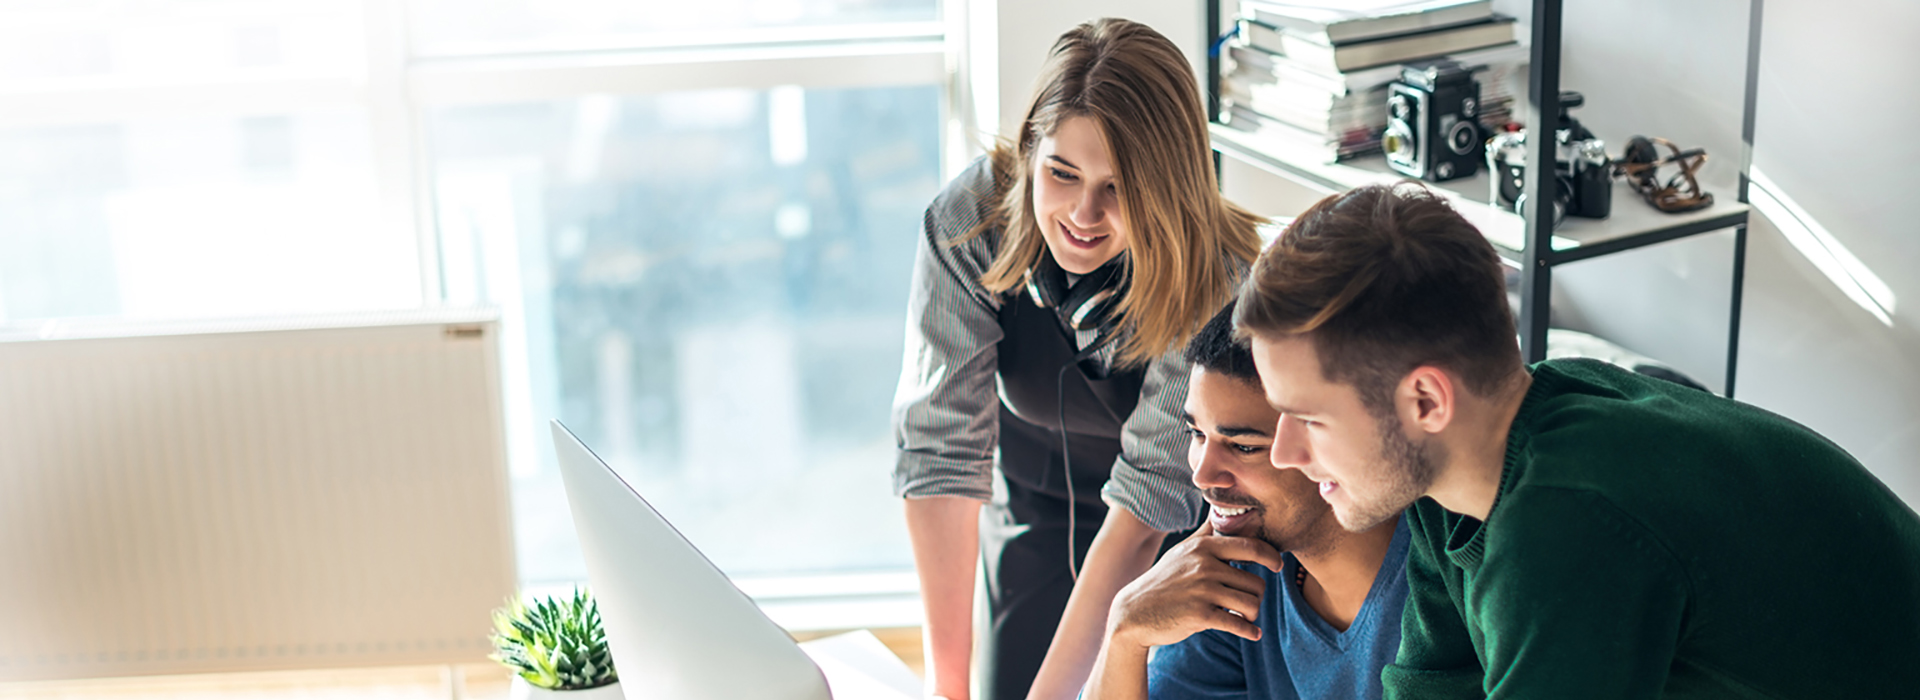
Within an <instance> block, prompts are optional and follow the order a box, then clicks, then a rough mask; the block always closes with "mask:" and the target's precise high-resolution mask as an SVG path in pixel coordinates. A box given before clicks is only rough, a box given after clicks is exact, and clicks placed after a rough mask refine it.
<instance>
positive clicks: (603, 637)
mask: <svg viewBox="0 0 1920 700" xmlns="http://www.w3.org/2000/svg"><path fill="white" fill-rule="evenodd" d="M491 636H492V639H493V654H491V655H490V658H492V659H493V660H495V661H498V662H500V664H501V665H502V666H506V667H507V669H508V670H511V671H512V672H513V674H514V683H513V690H512V693H511V695H512V697H513V698H514V700H529V699H536V698H551V699H553V700H623V696H622V694H621V691H620V683H619V681H620V676H619V674H617V673H615V672H614V669H613V654H612V652H609V651H608V650H607V632H606V629H605V628H603V627H601V626H600V609H599V606H597V605H596V604H594V602H593V596H592V595H591V594H589V593H588V592H587V591H585V590H583V589H579V588H576V589H574V591H573V597H572V598H567V597H564V596H556V597H549V598H547V599H546V600H537V599H536V600H532V601H525V600H522V599H521V597H520V596H515V597H513V598H510V599H508V600H507V605H506V607H504V608H500V609H498V610H495V611H493V634H492V635H491Z"/></svg>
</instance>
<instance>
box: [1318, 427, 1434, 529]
mask: <svg viewBox="0 0 1920 700" xmlns="http://www.w3.org/2000/svg"><path fill="white" fill-rule="evenodd" d="M1377 423H1378V425H1379V426H1380V462H1381V466H1382V467H1383V469H1382V474H1383V475H1384V476H1385V483H1384V484H1383V485H1382V488H1381V492H1380V495H1379V496H1378V497H1377V498H1373V499H1369V500H1366V501H1360V500H1355V501H1354V502H1353V506H1352V507H1351V508H1350V509H1349V511H1348V512H1347V513H1346V514H1345V515H1344V516H1343V517H1341V518H1340V526H1341V527H1344V528H1346V529H1347V531H1348V532H1366V531H1368V530H1372V529H1373V528H1375V527H1378V526H1379V525H1380V524H1381V523H1384V522H1386V521H1388V520H1391V519H1393V518H1396V517H1399V515H1400V511H1402V510H1406V508H1407V506H1411V505H1413V502H1414V501H1417V500H1419V499H1420V497H1421V496H1422V495H1425V494H1426V492H1427V489H1428V488H1431V487H1432V486H1433V479H1434V476H1435V474H1436V473H1437V472H1438V471H1439V464H1440V461H1441V459H1442V458H1444V452H1442V450H1441V447H1440V445H1438V444H1435V443H1434V442H1433V441H1432V440H1422V441H1420V442H1414V441H1412V440H1409V439H1407V435H1406V432H1405V431H1404V430H1403V426H1402V425H1401V424H1400V419H1399V417H1397V416H1388V417H1385V418H1382V419H1380V420H1378V421H1377Z"/></svg>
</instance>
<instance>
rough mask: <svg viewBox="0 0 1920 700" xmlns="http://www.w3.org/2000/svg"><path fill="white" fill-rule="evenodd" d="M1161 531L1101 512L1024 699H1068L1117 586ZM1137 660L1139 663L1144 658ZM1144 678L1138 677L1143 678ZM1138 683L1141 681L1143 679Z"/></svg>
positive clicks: (1138, 569) (1148, 553)
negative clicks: (1102, 515)
mask: <svg viewBox="0 0 1920 700" xmlns="http://www.w3.org/2000/svg"><path fill="white" fill-rule="evenodd" d="M1166 534H1167V533H1164V532H1161V531H1159V530H1155V529H1153V528H1151V527H1148V526H1147V524H1146V523H1143V522H1140V519H1139V518H1136V517H1134V516H1133V514H1132V513H1129V512H1127V511H1126V509H1124V508H1111V509H1108V510H1107V519H1106V522H1104V523H1101V524H1100V534H1098V535H1095V536H1094V538H1093V547H1092V548H1090V549H1088V550H1087V561H1086V565H1085V566H1083V567H1081V569H1080V580H1079V581H1077V582H1075V583H1074V586H1073V595H1072V597H1069V598H1068V599H1067V609H1066V611H1065V612H1064V613H1062V614H1061V616H1060V627H1059V628H1058V629H1057V630H1056V631H1055V632H1054V633H1053V645H1052V646H1049V647H1047V658H1046V660H1045V661H1043V662H1041V664H1040V673H1039V675H1037V676H1035V677H1034V679H1033V688H1032V690H1030V691H1028V693H1027V698H1028V700H1054V699H1059V700H1072V698H1075V697H1078V696H1079V695H1080V686H1081V684H1082V683H1083V682H1085V681H1086V679H1087V674H1088V673H1089V672H1090V671H1091V670H1092V669H1093V665H1094V659H1095V657H1097V656H1098V655H1099V654H1100V642H1101V639H1102V638H1103V637H1104V635H1105V632H1106V629H1107V609H1108V608H1109V607H1110V606H1112V604H1113V597H1114V595H1115V594H1117V593H1119V592H1120V589H1121V588H1123V587H1125V586H1126V585H1127V584H1128V583H1131V582H1132V581H1133V580H1134V579H1136V578H1139V576H1140V574H1141V573H1142V572H1145V571H1146V570H1147V567H1150V566H1152V565H1153V555H1154V553H1155V552H1158V551H1159V549H1160V541H1161V540H1162V539H1163V538H1165V537H1166ZM1140 662H1141V663H1142V664H1143V665H1144V664H1145V658H1144V657H1142V658H1141V659H1140ZM1143 678H1144V676H1143ZM1143 682H1144V681H1143Z"/></svg>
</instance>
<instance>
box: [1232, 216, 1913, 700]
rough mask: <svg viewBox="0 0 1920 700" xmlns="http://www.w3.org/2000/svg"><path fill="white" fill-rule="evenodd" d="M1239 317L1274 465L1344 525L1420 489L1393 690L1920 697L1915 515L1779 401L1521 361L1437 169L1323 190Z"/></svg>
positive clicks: (1378, 518) (1484, 251)
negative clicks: (1275, 417)
mask: <svg viewBox="0 0 1920 700" xmlns="http://www.w3.org/2000/svg"><path fill="white" fill-rule="evenodd" d="M1235 320H1236V322H1237V325H1238V327H1239V328H1240V329H1241V332H1242V333H1244V334H1246V335H1248V336H1250V338H1251V339H1252V343H1253V354H1254V360H1255V363H1256V366H1257V367H1258V369H1259V373H1260V378H1261V381H1262V383H1263V385H1264V387H1265V392H1266V395H1267V400H1268V402H1269V403H1271V404H1272V405H1273V406H1274V408H1276V409H1277V410H1279V411H1280V412H1281V417H1280V422H1279V425H1278V426H1277V428H1276V430H1275V433H1274V439H1273V449H1272V460H1273V463H1274V465H1275V466H1277V467H1281V468H1290V469H1299V470H1300V471H1301V472H1302V473H1304V474H1305V475H1306V476H1307V477H1308V478H1310V479H1312V480H1314V481H1316V482H1318V483H1319V489H1320V494H1321V496H1322V497H1324V498H1325V499H1326V500H1327V502H1328V503H1329V504H1331V505H1332V506H1333V510H1334V514H1335V516H1336V517H1337V518H1338V519H1339V521H1340V524H1341V525H1342V526H1344V527H1346V528H1347V529H1350V530H1356V531H1358V530H1365V529H1367V528H1369V527H1372V526H1373V525H1375V524H1377V523H1380V522H1384V521H1385V520H1386V519H1388V518H1392V517H1395V515H1396V514H1397V513H1399V511H1400V510H1401V509H1402V508H1409V510H1408V520H1407V522H1408V524H1409V526H1410V530H1411V533H1412V536H1413V542H1412V547H1411V551H1410V554H1409V558H1408V561H1407V579H1408V586H1409V597H1408V599H1407V604H1406V610H1405V615H1404V618H1403V620H1402V634H1401V646H1400V652H1399V655H1398V657H1397V659H1396V661H1395V663H1393V664H1392V665H1390V666H1388V667H1387V668H1386V670H1385V671H1384V672H1383V674H1382V679H1383V681H1384V684H1385V690H1386V696H1387V697H1388V698H1439V697H1493V698H1553V699H1555V700H1561V699H1565V698H1608V699H1610V700H1612V699H1618V698H1652V697H1702V698H1707V697H1711V698H1727V697H1740V698H1888V697H1920V516H1916V515H1915V513H1914V510H1913V509H1912V508H1911V507H1909V506H1907V505H1905V504H1903V503H1902V502H1901V501H1900V499H1899V498H1898V497H1897V496H1895V495H1894V494H1893V493H1892V492H1891V491H1890V490H1888V489H1887V487H1886V486H1885V485H1883V484H1881V483H1880V482H1879V481H1878V480H1876V479H1875V478H1874V477H1873V475H1872V474H1870V473H1868V472H1867V470H1866V469H1865V468H1864V467H1862V466H1861V465H1860V463H1859V462H1857V461H1855V460H1854V459H1853V458H1852V457H1850V456H1848V455H1847V453H1846V452H1845V451H1843V450H1841V449H1840V448H1839V447H1838V446H1836V445H1834V444H1833V443H1831V442H1829V441H1827V440H1826V439H1824V438H1822V437H1820V436H1819V435H1818V434H1815V433H1814V432H1813V431H1811V430H1809V429H1807V428H1806V427H1804V426H1801V425H1799V424H1796V423H1794V422H1793V421H1790V420H1787V419H1786V418H1782V417H1780V416H1777V415H1774V414H1772V413H1768V412H1766V411H1763V410H1760V409H1758V408H1754V407H1752V406H1748V405H1746V404H1741V403H1737V402H1734V401H1732V400H1728V399H1724V398H1720V397H1717V396H1714V395H1711V394H1708V393H1706V392H1702V391H1698V390H1694V389H1689V388H1685V387H1682V386H1679V385H1676V384H1671V383H1667V382H1664V381H1660V380H1655V379H1649V378H1646V377H1643V376H1639V375H1636V374H1633V373H1631V372H1628V371H1625V370H1621V369H1617V368H1614V367H1611V366H1608V365H1604V364H1601V363H1598V362H1592V361H1584V360H1565V361H1562V360H1555V361H1548V362H1543V363H1540V364H1538V365H1534V366H1533V367H1532V368H1531V369H1529V368H1528V367H1526V366H1525V365H1524V364H1523V363H1522V362H1521V359H1520V354H1519V349H1518V347H1517V346H1516V344H1515V343H1514V340H1513V339H1514V328H1513V320H1512V317H1511V315H1510V314H1509V311H1508V308H1507V301H1506V295H1505V293H1504V290H1503V285H1502V283H1501V270H1500V262H1499V259H1498V257H1497V256H1496V254H1495V253H1494V251H1493V248H1492V247H1491V246H1489V245H1488V244H1487V242H1486V239H1485V238H1483V237H1482V236H1481V234H1480V233H1479V232H1478V231H1476V230H1475V229H1474V227H1473V226H1472V225H1471V224H1469V223H1467V221H1466V220H1465V219H1463V218H1461V217H1460V215H1459V214H1458V213H1456V212H1455V211H1454V210H1453V209H1452V208H1451V207H1450V206H1449V205H1448V204H1446V202H1445V201H1444V200H1442V199H1440V198H1439V197H1438V196H1436V195H1434V194H1432V193H1431V192H1428V191H1427V190H1426V189H1424V188H1422V187H1419V186H1417V185H1411V184H1401V185H1396V186H1372V187H1366V188H1361V189H1358V190H1354V191H1351V192H1348V193H1345V194H1342V195H1335V196H1333V197H1329V198H1327V199H1325V200H1322V201H1321V202H1320V203H1318V204H1316V205H1314V206H1313V208H1311V209H1309V210H1307V212H1306V213H1304V214H1302V215H1301V216H1300V217H1299V218H1298V219H1297V220H1295V221H1294V223H1293V224H1292V226H1291V227H1290V228H1289V229H1288V230H1287V231H1286V232H1285V233H1284V234H1282V235H1281V237H1280V238H1279V239H1278V240H1277V241H1275V243H1274V244H1273V245H1272V246H1271V247H1269V248H1268V249H1267V251H1266V252H1265V253H1264V254H1262V255H1261V256H1260V259H1259V260H1258V261H1257V262H1256V263H1255V264H1254V269H1253V273H1252V277H1251V279H1250V281H1249V283H1248V284H1247V285H1246V287H1245V288H1244V289H1243V291H1242V292H1241V296H1240V300H1239V304H1238V314H1237V316H1236V319H1235Z"/></svg>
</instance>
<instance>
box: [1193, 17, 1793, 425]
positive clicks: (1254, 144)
mask: <svg viewBox="0 0 1920 700" xmlns="http://www.w3.org/2000/svg"><path fill="white" fill-rule="evenodd" d="M1762 1H1763V0H1749V8H1750V9H1749V14H1748V28H1747V56H1746V86H1745V95H1744V104H1743V114H1742V117H1741V127H1740V128H1741V142H1742V143H1743V144H1746V145H1747V146H1748V148H1747V149H1746V152H1744V153H1742V154H1740V158H1741V161H1740V168H1739V181H1738V182H1737V183H1714V182H1702V183H1701V185H1702V187H1703V188H1705V189H1706V190H1707V191H1709V192H1715V193H1719V195H1718V196H1716V201H1715V202H1714V204H1713V205H1712V206H1710V207H1707V208H1706V209H1702V210H1699V211H1694V212H1687V213H1684V214H1666V213H1662V212H1660V211H1657V210H1655V209H1653V208H1652V207H1650V206H1647V205H1646V204H1645V202H1644V201H1642V200H1641V198H1640V195H1639V194H1638V193H1636V192H1634V191H1633V189H1632V188H1631V187H1630V186H1628V185H1627V184H1626V183H1625V182H1621V181H1615V182H1614V185H1613V186H1614V191H1613V210H1612V216H1611V217H1610V218H1607V219H1597V220H1596V219H1580V218H1574V217H1568V218H1567V219H1566V220H1565V221H1563V222H1562V223H1561V225H1560V227H1559V228H1558V229H1554V228H1553V227H1552V221H1551V217H1552V212H1551V210H1550V209H1546V208H1542V207H1538V206H1535V205H1536V204H1538V203H1540V202H1544V201H1547V200H1546V199H1545V198H1533V197H1529V198H1528V205H1527V206H1526V208H1525V211H1523V212H1522V213H1521V214H1514V213H1512V212H1510V211H1506V210H1504V209H1501V208H1499V207H1498V206H1495V205H1493V204H1490V203H1489V198H1490V197H1489V191H1488V190H1489V186H1488V175H1487V173H1485V172H1484V171H1483V172H1481V173H1479V174H1478V175H1476V176H1474V177H1471V178H1462V179H1459V180H1451V181H1447V182H1442V183H1430V186H1432V187H1434V188H1435V189H1436V190H1438V191H1440V192H1442V193H1445V194H1447V195H1448V196H1449V197H1450V198H1451V199H1452V200H1453V201H1454V205H1455V208H1456V209H1458V210H1459V211H1460V213H1461V214H1462V215H1463V216H1465V217H1466V218H1467V220H1468V221H1470V222H1472V223H1473V224H1474V226H1476V227H1478V228H1479V229H1480V231H1481V232H1482V233H1484V234H1486V236H1487V239H1488V240H1489V241H1491V242H1492V243H1493V244H1494V248H1495V249H1496V250H1498V251H1499V252H1500V255H1501V257H1502V258H1504V259H1505V260H1506V261H1507V263H1508V264H1509V265H1512V266H1514V267H1516V268H1518V269H1519V270H1520V299H1521V303H1520V324H1519V326H1520V328H1519V330H1520V347H1521V353H1522V355H1523V356H1524V357H1525V359H1526V361H1527V362H1528V363H1533V362H1538V361H1540V360H1543V359H1546V338H1547V318H1548V310H1549V307H1550V302H1549V292H1550V290H1551V289H1552V281H1553V268H1554V267H1555V266H1558V265H1563V264H1566V263H1571V262H1577V261H1581V260H1590V259H1593V258H1597V257H1600V256H1604V255H1611V254H1614V253H1619V252H1623V251H1628V250H1634V249H1638V248H1644V247H1647V246H1650V245H1654V244H1657V243H1665V242H1667V241H1673V240H1678V239H1681V238H1687V237H1690V236H1695V235H1699V234H1703V233H1708V232H1712V231H1720V230H1725V229H1729V228H1731V229H1733V232H1734V242H1733V282H1732V294H1731V302H1730V304H1729V307H1730V308H1729V309H1728V315H1729V322H1728V337H1727V360H1726V372H1727V374H1726V384H1725V390H1726V395H1727V396H1729V397H1731V396H1733V388H1734V377H1735V370H1736V368H1737V365H1738V361H1739V349H1740V305H1741V296H1742V294H1743V291H1744V290H1743V287H1744V285H1745V272H1746V250H1747V218H1748V216H1749V213H1750V207H1749V206H1748V205H1747V171H1748V168H1749V167H1750V165H1751V162H1750V158H1751V151H1752V149H1751V145H1752V143H1753V125H1754V103H1755V93H1756V90H1755V87H1756V83H1757V81H1758V77H1759V67H1760V60H1759V57H1760V18H1761V4H1762ZM1562 5H1563V3H1562V1H1561V0H1534V2H1533V16H1532V18H1531V28H1532V29H1531V37H1530V38H1531V42H1532V43H1531V45H1530V54H1531V56H1530V60H1529V67H1528V74H1527V85H1528V90H1527V106H1526V111H1525V113H1524V123H1525V124H1526V125H1527V131H1528V133H1529V134H1550V133H1553V131H1554V130H1556V129H1557V128H1558V126H1559V125H1558V123H1557V122H1558V119H1559V111H1560V45H1561V42H1560V39H1561V16H1562V15H1561V10H1562ZM1206 13H1207V26H1208V27H1209V28H1213V29H1215V30H1216V31H1217V30H1218V28H1219V27H1220V26H1221V24H1222V20H1223V15H1222V14H1221V0H1207V4H1206ZM1207 71H1208V75H1209V81H1208V90H1209V95H1208V98H1209V99H1208V106H1209V110H1210V112H1209V117H1210V118H1211V119H1212V120H1213V121H1214V122H1215V123H1214V124H1212V125H1211V126H1210V129H1211V131H1212V136H1213V147H1214V150H1215V152H1216V157H1231V158H1236V159H1239V160H1241V161H1243V162H1246V163H1248V164H1250V165H1253V166H1255V167H1257V168H1260V169H1261V170H1264V171H1267V172H1270V173H1273V174H1275V175H1278V176H1280V177H1283V178H1286V179H1288V180H1291V181H1294V182H1296V183H1299V184H1301V185H1304V186H1306V187H1308V188H1311V189H1315V190H1319V191H1322V192H1326V193H1328V194H1331V193H1334V192H1340V191H1344V190H1347V189H1351V188H1354V187H1359V186H1361V185H1366V184H1371V183H1376V182H1395V181H1399V180H1402V179H1404V178H1405V176H1404V175H1401V174H1399V173H1396V172H1393V171H1392V170H1389V169H1388V168H1387V167H1386V163H1385V161H1384V160H1383V159H1382V158H1380V157H1378V156H1375V157H1371V158H1362V159H1359V160H1355V161H1350V162H1342V163H1337V164H1328V163H1325V162H1323V161H1322V160H1321V157H1320V156H1317V155H1314V154H1311V153H1306V152H1290V151H1289V150H1288V149H1287V148H1285V147H1283V146H1279V145H1277V144H1273V143H1269V142H1266V141H1263V140H1261V139H1260V138H1258V137H1256V136H1254V135H1251V134H1248V133H1246V132H1243V131H1240V130H1237V129H1234V128H1231V127H1227V126H1223V125H1221V124H1219V123H1218V120H1219V99H1218V95H1219V94H1220V63H1219V58H1218V56H1217V55H1211V54H1210V55H1209V56H1208V57H1207ZM1553 145H1554V140H1553V139H1547V138H1529V139H1528V141H1527V180H1528V181H1527V183H1526V190H1527V191H1528V192H1543V191H1550V188H1552V187H1555V186H1556V185H1555V183H1554V182H1553V179H1552V178H1553V168H1551V167H1544V168H1543V167H1535V164H1538V163H1551V162H1552V161H1553V152H1552V150H1551V149H1552V147H1553ZM1610 146H1612V147H1613V150H1615V151H1617V150H1618V146H1617V145H1614V144H1611V143H1610ZM1729 185H1731V188H1730V187H1729ZM1729 189H1733V190H1735V191H1736V192H1737V196H1736V197H1734V198H1733V201H1727V200H1728V199H1729V198H1727V197H1726V196H1725V193H1727V192H1728V190H1729Z"/></svg>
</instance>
